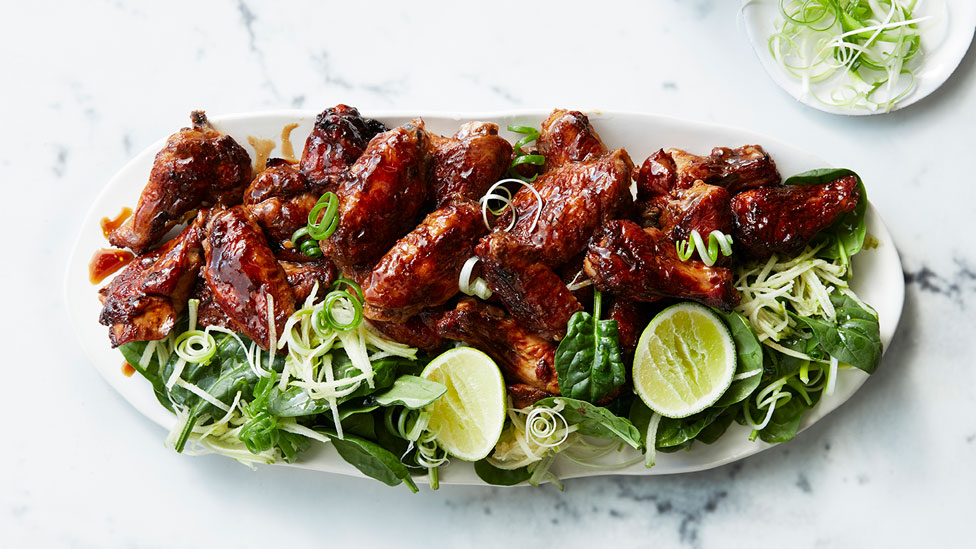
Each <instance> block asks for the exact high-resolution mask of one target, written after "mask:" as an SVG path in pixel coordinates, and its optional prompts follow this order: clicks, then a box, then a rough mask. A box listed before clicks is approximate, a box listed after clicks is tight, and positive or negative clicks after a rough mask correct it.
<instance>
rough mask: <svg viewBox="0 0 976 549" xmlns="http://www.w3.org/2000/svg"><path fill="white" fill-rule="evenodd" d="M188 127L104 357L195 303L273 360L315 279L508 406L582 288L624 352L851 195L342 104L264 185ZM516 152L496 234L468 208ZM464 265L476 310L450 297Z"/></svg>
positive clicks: (116, 306)
mask: <svg viewBox="0 0 976 549" xmlns="http://www.w3.org/2000/svg"><path fill="white" fill-rule="evenodd" d="M191 120H192V127H189V128H184V129H182V130H180V131H179V132H178V133H176V134H174V135H173V136H171V137H170V138H169V140H168V142H167V143H166V146H165V147H164V148H163V150H162V151H160V152H159V153H158V154H157V155H156V159H155V163H154V166H153V169H152V172H151V174H150V178H149V183H148V184H147V186H146V187H145V189H144V190H143V192H142V195H141V196H140V198H139V202H138V204H137V206H136V208H135V210H134V213H133V215H132V216H131V217H130V218H128V219H127V220H126V222H125V223H124V224H122V225H121V226H120V227H119V228H118V229H116V230H115V231H114V232H113V233H112V234H111V235H110V237H109V240H110V242H111V243H112V245H114V246H116V247H119V248H128V249H130V250H132V251H133V252H134V253H135V254H137V257H136V258H135V260H134V261H132V262H131V263H130V264H129V265H128V266H127V267H126V268H125V270H124V271H122V272H121V273H120V274H119V275H118V276H116V277H115V278H114V279H112V281H111V282H110V283H109V284H108V285H107V286H105V287H104V288H102V289H101V290H100V292H99V295H100V299H101V301H102V305H103V309H102V312H101V316H100V318H99V321H100V322H101V323H102V324H104V325H106V326H108V327H109V338H110V340H111V342H112V345H113V346H118V345H122V344H124V343H127V342H131V341H146V340H157V339H162V338H164V337H166V336H167V335H168V334H169V332H170V331H171V330H172V329H173V327H174V326H175V324H176V321H177V318H178V317H179V315H180V314H181V313H182V312H183V310H184V308H185V307H186V303H187V300H188V299H190V298H196V299H198V300H199V302H200V305H199V311H198V322H199V323H200V324H201V325H204V326H206V325H216V326H222V327H225V328H228V329H231V330H234V331H236V332H239V333H243V334H245V335H247V336H248V337H250V338H251V339H253V340H254V341H256V342H257V343H258V344H259V345H261V346H262V347H264V348H265V349H267V348H268V346H269V345H270V343H271V337H272V335H271V334H270V333H269V331H270V330H269V328H270V327H271V326H274V328H275V331H276V333H277V334H281V331H282V330H283V328H284V324H285V322H286V320H287V318H288V317H289V316H290V315H291V314H292V313H293V312H294V311H295V307H296V303H301V302H303V301H304V300H305V299H306V298H307V297H308V296H309V295H310V294H311V292H312V291H313V288H314V287H315V285H316V283H318V288H320V291H321V289H324V288H327V287H328V286H329V285H330V284H331V283H332V282H333V281H334V280H335V279H336V278H337V277H339V276H344V277H347V278H350V279H352V280H354V281H356V282H357V283H358V284H360V285H361V286H362V288H363V291H364V297H365V304H364V308H363V312H364V315H365V317H366V318H367V319H368V320H369V322H370V324H371V325H372V327H373V328H375V329H376V330H378V331H379V332H381V333H383V334H384V335H386V336H387V337H389V338H391V339H394V340H397V341H400V342H403V343H406V344H408V345H411V346H415V347H418V348H421V349H424V350H427V351H435V350H438V349H440V348H442V347H445V346H446V345H447V344H448V343H449V340H456V341H463V342H466V343H468V344H470V345H472V346H474V347H477V348H479V349H481V350H483V351H485V352H486V353H488V354H489V355H490V356H492V357H493V358H494V359H495V360H496V361H497V362H498V364H499V366H500V367H501V368H502V370H503V372H504V374H505V377H506V380H507V382H508V383H509V394H510V395H511V396H512V398H513V401H514V402H515V404H516V406H520V407H521V406H525V405H528V404H531V403H532V402H535V401H536V400H538V399H540V398H544V397H546V396H550V395H553V394H559V387H558V383H557V379H556V372H555V369H554V367H553V359H554V354H555V350H556V346H557V345H558V342H559V341H560V339H561V338H562V337H564V336H565V334H566V325H567V322H568V321H569V318H570V316H572V315H573V313H575V312H577V311H582V310H583V309H584V306H588V305H589V303H590V301H591V299H592V292H593V290H594V289H596V290H599V291H600V292H603V293H604V296H605V297H604V300H605V301H609V302H610V306H609V317H610V318H613V319H615V320H617V321H618V325H619V334H620V341H621V345H622V347H623V350H624V351H625V352H632V351H633V349H634V347H635V345H636V342H637V338H638V336H639V334H640V331H641V329H642V328H643V327H644V326H645V325H646V323H647V322H648V321H649V320H650V318H651V316H653V313H654V312H655V311H656V310H659V309H660V308H661V307H662V302H667V300H669V299H690V300H695V301H698V302H701V303H704V304H707V305H710V306H713V307H717V308H720V309H723V310H731V309H732V308H733V307H735V305H736V304H737V303H738V300H739V295H738V293H737V292H736V290H735V287H734V285H733V280H732V272H731V270H730V263H731V261H733V260H736V261H738V260H741V259H740V258H747V259H749V258H751V259H761V258H765V257H769V256H770V255H771V254H774V253H782V254H790V253H796V252H798V251H799V250H801V249H802V248H803V247H804V246H805V245H806V244H807V243H808V242H809V241H810V239H812V238H813V236H814V235H816V233H817V232H819V231H820V230H822V229H824V228H826V227H827V226H829V225H831V224H832V223H833V222H834V221H835V220H836V219H837V217H838V216H839V215H841V214H842V213H844V212H848V211H851V210H852V209H853V208H854V206H855V205H856V204H857V202H858V200H859V199H860V196H859V193H858V190H857V186H856V181H855V179H854V177H852V176H849V177H845V178H841V179H838V180H837V181H833V182H831V183H827V184H823V185H807V186H792V185H791V186H783V185H782V181H781V178H780V175H779V173H778V172H777V169H776V165H775V163H774V162H773V160H772V159H771V158H770V157H769V155H768V154H767V153H766V152H765V151H764V150H763V149H762V148H761V147H760V146H758V145H746V146H743V147H739V148H736V149H728V148H723V147H719V148H715V149H714V150H712V152H711V154H709V155H708V156H695V155H693V154H689V153H687V152H685V151H682V150H678V149H668V150H663V149H662V150H659V151H657V152H655V153H654V154H652V155H651V156H650V157H648V158H647V159H646V160H645V161H644V163H643V164H642V165H640V166H639V167H635V165H634V163H633V161H632V160H631V158H630V156H629V155H628V154H627V151H625V150H624V149H617V150H610V149H608V147H607V146H606V145H605V144H604V142H603V140H602V139H601V138H600V136H599V134H598V133H597V131H596V130H595V129H594V128H593V126H592V125H591V124H590V121H589V120H588V118H587V117H586V115H584V114H583V113H581V112H578V111H565V110H555V111H553V112H552V114H551V115H550V116H549V117H548V118H547V119H546V120H545V121H544V122H543V123H542V128H541V132H540V137H539V138H538V140H537V141H536V143H535V144H534V145H533V147H534V149H533V150H531V151H529V150H513V147H512V145H511V144H510V143H509V142H508V141H507V140H505V139H504V138H502V137H500V136H499V135H498V127H497V125H495V124H492V123H487V122H469V123H466V124H464V125H462V126H461V127H460V128H459V129H458V131H457V133H455V134H454V135H453V136H451V137H443V136H439V135H436V134H434V133H432V132H430V131H428V130H427V129H425V127H424V124H423V121H421V120H415V121H414V122H412V123H408V124H405V125H403V126H400V127H397V128H391V129H388V128H386V127H385V126H384V125H383V123H381V122H379V121H377V120H371V119H367V118H363V117H362V116H361V115H360V114H359V112H358V111H357V110H356V109H355V108H352V107H349V106H346V105H338V106H336V107H334V108H330V109H326V110H325V111H324V112H322V113H321V114H320V115H319V116H318V117H317V118H316V121H315V125H314V128H313V130H312V132H311V134H310V135H309V137H308V139H307V141H306V143H305V149H304V151H303V154H302V157H301V160H300V161H299V162H298V164H297V165H295V164H291V163H289V162H286V161H285V160H282V159H271V160H269V161H268V163H267V167H266V168H265V169H264V170H263V171H261V172H260V173H257V174H254V173H252V172H253V169H252V165H251V159H250V157H249V155H248V154H247V152H246V151H245V150H244V148H242V147H241V146H240V145H239V144H238V143H237V142H235V141H234V139H233V138H231V137H230V136H227V135H223V134H221V133H219V132H218V131H217V130H215V129H214V128H213V127H212V126H211V125H210V124H209V122H208V121H207V118H206V116H205V115H204V113H203V112H199V111H196V112H194V113H192V115H191ZM529 153H532V154H540V155H543V156H544V157H545V164H544V165H543V166H538V167H536V166H532V165H527V164H522V165H520V166H518V169H519V170H521V172H520V175H523V176H525V177H526V178H527V179H528V178H530V177H531V176H532V175H537V176H538V177H537V178H536V179H535V180H534V181H533V182H531V183H529V184H528V185H527V186H525V185H523V186H520V185H513V186H512V187H511V189H510V190H511V191H512V193H513V198H512V201H511V206H510V207H509V208H508V209H507V210H506V211H504V212H503V213H502V214H501V215H500V216H497V217H496V216H495V215H492V214H490V213H488V214H487V219H488V220H489V222H490V223H489V224H490V226H491V227H492V228H489V226H486V224H485V221H484V218H483V210H482V205H481V204H480V203H479V200H480V199H481V198H482V197H483V196H484V195H485V193H486V192H487V191H488V190H489V188H490V187H491V186H492V185H494V184H495V183H496V182H498V181H499V180H501V179H504V178H506V177H507V174H508V172H509V167H510V165H511V164H512V160H513V158H514V157H515V156H517V155H520V154H529ZM528 186H531V189H530V188H528ZM633 187H636V194H635V193H634V192H633V190H632V189H633ZM329 191H331V192H333V193H335V194H336V196H337V197H338V213H337V215H338V225H337V228H336V230H335V232H334V233H333V234H332V235H331V236H329V237H328V238H327V239H325V240H321V241H320V242H319V248H320V249H321V251H322V252H323V253H322V256H321V257H317V258H313V257H309V256H308V255H305V254H303V253H301V252H300V251H299V250H298V249H297V247H296V245H295V243H294V242H291V240H290V239H291V238H292V234H293V233H294V232H295V231H296V230H298V229H300V228H302V227H304V226H305V225H306V224H307V222H308V216H309V212H310V211H311V210H312V208H313V207H314V206H315V204H316V202H317V201H318V199H319V197H320V196H322V194H323V193H325V192H329ZM533 191H535V192H533ZM540 197H541V201H540V200H539V198H540ZM183 224H186V227H185V228H184V229H183V230H182V231H181V232H179V234H177V235H176V236H175V237H173V238H171V239H169V240H166V241H165V242H161V241H162V240H164V238H165V236H166V235H167V234H172V232H173V231H174V230H175V228H176V227H179V226H181V225H183ZM693 230H695V231H698V232H699V234H701V235H702V236H706V237H707V235H708V234H709V233H711V231H713V230H719V231H722V232H723V233H725V234H728V235H732V236H733V239H734V241H735V247H736V249H735V253H734V254H733V256H732V258H723V259H721V260H720V261H719V262H718V263H716V264H715V265H713V266H708V265H706V264H705V263H703V262H702V261H699V260H698V258H697V257H693V258H692V259H689V260H687V261H682V260H681V259H680V258H679V257H678V253H677V250H676V248H675V242H677V241H680V240H683V239H687V238H688V236H689V234H690V233H691V231H693ZM472 256H477V257H478V259H479V262H478V263H477V265H476V267H475V273H474V275H473V276H472V278H473V277H474V276H481V277H482V278H484V279H485V280H486V281H487V283H488V286H489V287H490V288H491V290H492V292H493V295H492V296H491V298H490V299H488V300H481V299H477V298H474V297H468V296H464V295H463V294H460V293H459V280H458V279H459V275H460V272H461V270H462V267H463V266H464V264H465V263H466V262H467V261H468V259H469V258H471V257H472ZM590 282H591V283H590ZM570 288H573V289H570ZM269 311H273V314H272V312H269Z"/></svg>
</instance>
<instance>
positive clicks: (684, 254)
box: [674, 230, 732, 267]
mask: <svg viewBox="0 0 976 549" xmlns="http://www.w3.org/2000/svg"><path fill="white" fill-rule="evenodd" d="M674 245H675V248H677V250H678V258H679V259H681V261H688V260H689V259H691V256H692V255H694V253H695V251H696V250H697V251H698V257H700V258H701V260H702V262H703V263H704V264H705V265H708V266H709V267H711V266H712V265H714V264H715V262H716V261H718V254H719V251H721V252H722V255H724V256H726V257H728V256H730V255H732V236H731V235H727V234H725V233H723V232H722V231H719V230H714V231H712V232H711V233H709V234H708V246H706V245H705V241H704V240H702V237H701V234H699V232H698V231H697V230H692V231H691V234H690V235H688V240H681V241H678V242H675V243H674Z"/></svg>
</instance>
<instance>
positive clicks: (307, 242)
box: [291, 225, 322, 257]
mask: <svg viewBox="0 0 976 549" xmlns="http://www.w3.org/2000/svg"><path fill="white" fill-rule="evenodd" d="M291 242H292V244H294V245H295V246H298V249H299V251H301V252H302V253H303V254H305V255H307V256H309V257H322V249H321V248H319V243H318V241H317V240H314V239H312V238H310V237H309V235H308V226H307V225H306V226H304V227H302V228H300V229H298V230H297V231H295V232H294V233H293V234H292V235H291Z"/></svg>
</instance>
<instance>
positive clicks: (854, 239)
mask: <svg viewBox="0 0 976 549" xmlns="http://www.w3.org/2000/svg"><path fill="white" fill-rule="evenodd" d="M847 175H853V176H854V177H855V178H857V190H858V191H859V192H860V194H861V198H860V200H858V201H857V206H855V207H854V209H853V210H852V211H850V212H847V213H845V214H843V215H841V216H840V217H839V218H838V219H837V221H835V222H834V224H833V225H831V226H830V227H828V228H827V229H824V230H823V231H821V233H820V235H818V237H817V239H822V240H827V241H828V242H829V244H827V246H825V247H824V248H823V249H822V250H820V253H819V254H818V255H819V256H821V257H824V258H827V259H838V258H849V257H851V256H853V255H854V254H856V253H858V252H859V251H861V248H862V247H863V246H864V237H865V235H866V234H867V225H866V224H865V222H864V213H865V212H866V211H867V207H868V194H867V191H866V190H865V189H864V183H863V182H862V181H861V177H860V176H859V175H857V174H856V173H854V172H853V171H851V170H848V169H844V168H822V169H818V170H810V171H808V172H803V173H800V174H797V175H794V176H793V177H790V178H787V179H786V181H784V182H783V184H784V185H821V184H824V183H830V182H831V181H835V180H837V179H839V178H841V177H844V176H847ZM816 241H817V240H816V239H815V241H814V242H816Z"/></svg>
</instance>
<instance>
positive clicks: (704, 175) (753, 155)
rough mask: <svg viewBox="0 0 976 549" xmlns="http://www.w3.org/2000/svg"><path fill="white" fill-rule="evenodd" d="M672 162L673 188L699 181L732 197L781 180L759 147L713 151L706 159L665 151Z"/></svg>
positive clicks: (685, 186)
mask: <svg viewBox="0 0 976 549" xmlns="http://www.w3.org/2000/svg"><path fill="white" fill-rule="evenodd" d="M667 154H668V155H669V156H670V157H671V158H672V159H673V160H674V166H675V173H676V176H677V184H678V186H679V187H682V188H687V187H690V186H691V185H692V184H693V183H694V182H695V181H698V180H701V181H704V182H705V183H708V184H709V185H718V186H720V187H725V188H726V189H728V191H729V193H731V194H733V195H734V194H736V193H738V192H741V191H744V190H746V189H754V188H756V187H765V186H768V185H779V184H780V182H781V181H782V179H781V178H780V176H779V172H778V171H777V170H776V163H775V162H773V159H772V158H770V156H769V153H767V152H766V151H764V150H763V148H762V147H760V146H759V145H743V146H741V147H737V148H735V149H730V148H728V147H715V148H714V149H712V153H711V154H710V155H708V156H697V155H694V154H691V153H687V152H685V151H683V150H681V149H668V152H667Z"/></svg>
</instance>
